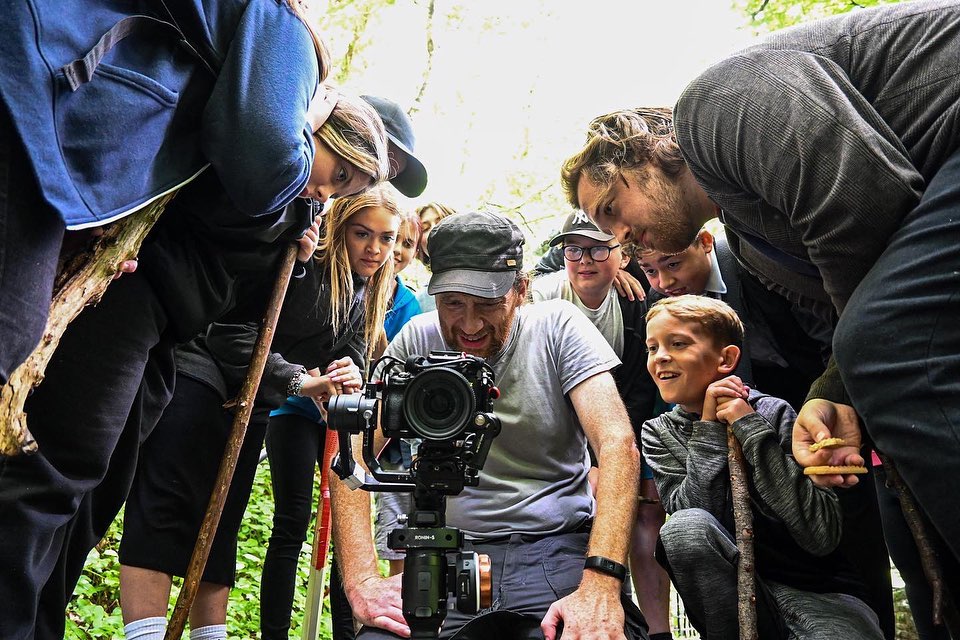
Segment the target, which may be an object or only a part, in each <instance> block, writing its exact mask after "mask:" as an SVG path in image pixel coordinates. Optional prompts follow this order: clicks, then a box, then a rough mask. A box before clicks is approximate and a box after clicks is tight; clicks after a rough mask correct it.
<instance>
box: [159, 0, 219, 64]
mask: <svg viewBox="0 0 960 640" xmlns="http://www.w3.org/2000/svg"><path fill="white" fill-rule="evenodd" d="M159 2H160V6H161V7H162V8H163V11H164V12H165V13H166V14H167V18H168V19H169V20H170V22H172V23H173V24H174V25H176V27H177V28H178V29H179V30H180V33H181V34H182V35H183V39H184V41H185V42H189V43H190V45H191V50H192V51H193V52H194V53H195V54H196V56H197V57H198V58H199V59H200V61H201V62H202V63H203V65H204V66H205V67H206V68H207V71H209V72H210V74H211V75H213V76H214V77H216V76H217V75H218V74H219V73H220V67H222V66H223V61H222V60H220V56H218V55H217V52H216V51H214V49H213V47H212V46H211V45H210V40H209V38H207V34H206V32H205V30H204V29H203V26H202V25H201V24H200V22H199V20H198V14H197V12H196V10H195V9H194V10H188V9H187V7H186V6H185V5H186V4H188V0H159Z"/></svg>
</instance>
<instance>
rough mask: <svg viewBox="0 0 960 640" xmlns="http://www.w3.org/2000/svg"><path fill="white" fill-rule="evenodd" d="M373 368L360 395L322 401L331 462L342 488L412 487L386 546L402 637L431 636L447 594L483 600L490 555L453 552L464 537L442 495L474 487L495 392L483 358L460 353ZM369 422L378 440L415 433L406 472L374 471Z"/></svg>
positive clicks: (467, 604)
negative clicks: (398, 585) (401, 558)
mask: <svg viewBox="0 0 960 640" xmlns="http://www.w3.org/2000/svg"><path fill="white" fill-rule="evenodd" d="M373 371H374V372H375V373H376V374H378V375H379V377H378V378H377V379H376V381H371V382H370V383H368V385H367V387H366V389H365V390H364V392H363V393H360V394H351V395H343V396H334V397H333V398H331V401H330V403H328V416H327V423H328V425H329V427H330V428H331V429H334V430H335V431H337V436H338V440H339V443H340V454H339V455H338V456H337V457H336V458H335V460H334V462H333V464H332V465H331V468H332V470H333V471H334V472H335V473H336V474H337V476H338V477H340V479H341V480H343V481H344V482H346V484H347V486H349V487H350V488H351V489H358V488H359V489H363V490H366V491H380V492H384V491H386V492H412V493H413V497H414V508H413V510H412V511H411V512H410V513H409V514H407V520H406V522H405V523H404V522H401V524H404V525H405V526H403V527H402V528H398V529H395V530H394V531H392V532H391V533H390V539H389V546H390V548H391V549H395V550H404V551H405V552H406V560H405V564H404V574H403V582H402V594H401V596H402V602H403V614H404V617H405V618H406V620H407V623H408V625H409V626H410V630H411V634H412V635H411V637H413V638H435V637H437V635H438V633H439V629H440V625H441V623H442V622H443V620H444V618H445V617H446V609H447V597H448V595H449V594H450V593H451V592H452V593H453V594H454V595H455V598H456V600H455V604H456V607H457V609H459V610H460V611H462V612H464V613H476V612H477V611H478V610H479V609H480V608H481V607H483V606H489V605H490V584H489V560H488V559H487V558H486V557H485V556H478V555H477V554H476V553H474V552H461V551H460V549H461V548H462V547H463V543H464V537H463V533H462V532H461V531H460V530H459V529H456V528H452V527H447V526H446V496H449V495H457V494H458V493H460V492H461V491H462V490H463V488H464V487H466V486H476V485H477V484H478V483H479V479H480V478H479V476H480V470H481V469H482V468H483V465H484V463H485V462H486V458H487V454H488V453H489V451H490V446H491V444H492V441H493V438H494V437H496V435H497V434H499V432H500V420H499V418H497V416H496V415H495V414H494V413H493V401H494V400H496V399H497V398H498V397H499V396H500V391H499V389H497V387H496V386H494V372H493V369H492V367H490V365H489V364H487V363H486V362H485V361H484V360H483V359H482V358H479V357H477V356H471V355H467V354H465V353H460V352H450V351H431V352H430V355H429V356H428V357H424V356H411V357H409V358H407V359H406V360H405V361H401V360H399V359H398V358H394V357H391V356H384V357H382V358H380V360H378V361H377V363H376V364H375V365H374V368H373ZM378 426H379V427H380V429H381V431H382V432H383V434H384V436H386V437H390V438H393V437H416V438H420V439H421V444H420V447H419V450H418V453H417V456H416V458H415V459H414V461H413V464H412V465H411V466H410V468H409V469H408V470H407V471H406V472H388V471H386V470H384V469H383V468H382V467H381V465H380V462H379V460H378V457H377V455H375V454H374V451H373V445H374V436H375V433H376V431H377V429H378ZM357 434H361V435H362V437H363V439H362V448H363V450H362V455H363V460H364V463H365V464H366V465H367V468H368V469H369V473H364V472H363V470H362V469H360V467H358V465H357V464H356V461H355V459H354V454H353V448H352V442H351V436H352V435H357ZM454 553H455V554H456V557H455V558H454V557H452V555H448V554H454Z"/></svg>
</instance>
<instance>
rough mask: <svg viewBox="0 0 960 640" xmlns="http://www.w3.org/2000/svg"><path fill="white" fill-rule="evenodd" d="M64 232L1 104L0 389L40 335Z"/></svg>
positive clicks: (44, 322) (45, 317) (48, 308)
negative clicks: (43, 194) (42, 193)
mask: <svg viewBox="0 0 960 640" xmlns="http://www.w3.org/2000/svg"><path fill="white" fill-rule="evenodd" d="M63 232H64V224H63V220H61V219H60V216H59V215H57V213H56V212H55V211H54V210H53V209H51V208H50V205H48V204H47V203H46V202H45V201H44V200H43V197H42V196H41V195H40V188H39V187H38V185H37V180H36V178H35V177H34V175H33V169H32V168H31V167H30V161H29V160H28V159H27V154H26V151H25V150H24V148H23V143H22V142H20V138H19V137H18V136H17V133H16V131H15V130H14V127H13V122H12V121H11V120H10V114H9V113H8V112H7V107H6V105H4V104H3V103H2V102H0V385H3V384H6V382H7V380H8V379H9V378H10V374H11V373H13V371H14V369H16V368H17V367H18V366H19V365H20V363H22V362H23V361H24V360H26V358H27V356H29V355H30V352H31V351H33V348H34V347H36V346H37V343H38V342H40V337H41V336H42V335H43V330H44V328H45V327H46V324H47V314H48V312H49V310H50V298H51V296H52V294H53V279H54V276H55V275H56V272H57V256H59V254H60V244H61V242H62V241H63Z"/></svg>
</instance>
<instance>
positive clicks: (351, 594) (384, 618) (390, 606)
mask: <svg viewBox="0 0 960 640" xmlns="http://www.w3.org/2000/svg"><path fill="white" fill-rule="evenodd" d="M402 579H403V574H402V573H398V574H397V575H395V576H390V577H389V578H381V577H380V576H371V577H369V578H367V579H365V580H361V581H360V582H359V583H357V584H356V585H355V586H353V587H352V588H349V589H347V597H348V599H349V600H350V606H351V607H353V617H354V618H356V619H357V620H358V621H360V624H364V625H367V626H369V627H377V628H378V629H385V630H387V631H389V632H390V633H395V634H397V635H398V636H400V637H402V638H409V637H410V627H408V626H407V621H406V620H404V618H403V604H402V602H401V600H400V588H401V580H402Z"/></svg>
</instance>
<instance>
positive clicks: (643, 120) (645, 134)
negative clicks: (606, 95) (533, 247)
mask: <svg viewBox="0 0 960 640" xmlns="http://www.w3.org/2000/svg"><path fill="white" fill-rule="evenodd" d="M685 166H686V163H685V162H684V160H683V156H682V155H681V154H680V146H679V145H678V144H677V136H676V134H675V133H674V130H673V112H672V111H671V110H670V109H668V108H666V107H640V108H636V109H624V110H621V111H614V112H612V113H608V114H605V115H602V116H598V117H596V118H594V119H593V120H592V121H591V122H590V125H589V126H588V127H587V141H586V143H584V145H583V148H582V149H580V151H578V152H577V153H575V154H573V155H572V156H570V157H569V158H568V159H567V160H566V162H564V163H563V167H562V168H561V169H560V180H561V182H562V184H563V190H564V193H565V194H566V196H567V200H568V201H569V202H570V204H571V205H573V206H574V207H575V208H579V207H580V203H579V199H578V196H577V185H578V184H579V182H580V177H581V176H582V175H586V176H587V178H588V179H589V180H590V182H593V183H594V184H596V185H598V186H599V187H601V198H600V199H601V200H603V199H604V198H605V197H606V195H607V193H608V192H609V190H610V189H611V188H612V187H613V184H614V182H615V181H616V180H618V179H619V180H623V181H624V182H625V181H626V180H625V178H624V177H623V174H624V173H625V172H631V173H633V174H634V177H635V178H637V179H639V180H641V182H642V180H643V178H644V176H645V175H646V174H647V170H648V169H649V167H656V168H657V169H660V171H662V172H663V174H664V175H666V176H668V177H669V178H671V179H672V178H676V177H677V176H678V175H679V174H680V173H681V172H682V171H683V169H684V167H685Z"/></svg>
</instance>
